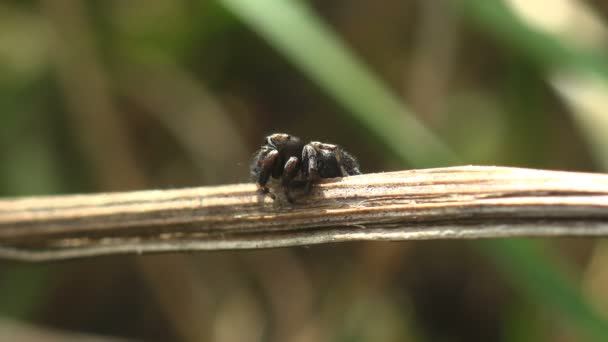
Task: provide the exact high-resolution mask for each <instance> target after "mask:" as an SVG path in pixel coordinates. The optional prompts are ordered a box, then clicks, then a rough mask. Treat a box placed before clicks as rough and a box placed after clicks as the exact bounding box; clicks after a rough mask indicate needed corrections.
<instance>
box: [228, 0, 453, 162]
mask: <svg viewBox="0 0 608 342" xmlns="http://www.w3.org/2000/svg"><path fill="white" fill-rule="evenodd" d="M221 2H222V3H223V4H224V5H225V6H226V7H227V8H228V9H229V10H230V11H231V12H233V13H234V14H235V15H237V16H238V17H239V18H240V19H241V20H242V21H244V22H245V23H247V24H249V25H250V27H251V28H252V29H253V30H255V31H256V32H258V34H260V35H261V36H262V37H263V38H265V39H266V40H267V41H268V42H269V43H270V44H271V45H272V46H273V47H274V48H276V49H277V50H278V51H279V52H281V53H282V54H284V55H285V56H286V57H287V59H288V60H290V61H291V62H292V63H294V64H295V65H296V66H297V67H298V68H299V69H301V70H302V72H303V73H304V74H305V75H307V76H308V77H310V78H311V79H312V80H313V81H314V82H316V84H317V85H318V86H319V87H321V88H322V89H323V90H324V91H325V92H326V93H327V94H329V95H330V96H332V97H333V98H334V99H335V100H336V101H337V102H338V103H340V104H341V105H342V106H344V107H345V108H346V109H347V110H348V111H349V112H350V114H351V115H353V117H355V118H357V119H358V120H360V121H361V122H363V123H364V124H365V125H366V126H367V127H368V128H369V129H370V131H372V132H373V133H374V134H376V135H377V136H379V137H380V138H381V139H382V140H383V141H385V142H386V143H387V145H388V146H389V148H392V150H393V152H394V154H396V155H398V156H399V157H400V158H401V159H402V160H405V161H407V162H408V163H410V164H411V166H413V167H430V166H439V165H449V164H453V163H455V162H456V160H457V158H456V157H455V155H454V154H453V153H452V152H451V151H450V149H448V148H447V147H446V146H445V145H443V144H442V143H441V141H440V140H439V139H437V138H436V137H435V136H434V135H433V133H431V132H430V131H429V130H428V129H427V128H426V127H424V126H423V125H422V124H421V123H420V122H419V121H418V120H417V119H416V118H415V117H414V116H413V115H412V114H411V113H409V111H408V110H407V108H406V107H405V105H404V104H403V103H402V102H401V101H400V100H399V99H398V98H397V97H396V95H394V94H392V93H391V91H390V90H389V89H388V88H387V87H386V86H385V85H383V83H382V82H381V81H380V80H379V79H378V78H377V77H375V76H374V74H373V73H372V72H370V71H369V70H368V68H367V67H366V66H365V65H364V63H362V62H361V61H360V60H359V59H358V58H357V57H356V56H355V55H354V54H352V53H351V52H350V49H349V48H348V47H347V46H346V45H345V44H344V42H343V41H342V40H341V39H340V38H339V37H337V36H336V34H335V33H334V32H333V31H332V30H331V29H330V28H329V27H328V26H327V24H325V23H324V22H322V21H321V20H320V19H319V18H318V16H317V15H316V14H315V13H313V11H312V10H311V9H310V8H308V7H306V6H305V5H304V4H303V3H302V2H300V1H297V0H256V1H251V0H221Z"/></svg>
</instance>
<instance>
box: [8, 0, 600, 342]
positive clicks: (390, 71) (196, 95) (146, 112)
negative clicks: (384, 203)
mask: <svg viewBox="0 0 608 342" xmlns="http://www.w3.org/2000/svg"><path fill="white" fill-rule="evenodd" d="M607 15H608V5H606V3H605V2H603V1H599V0H596V1H574V0H570V1H568V0H559V1H556V0H504V1H499V0H453V1H448V0H436V1H428V0H383V1H371V0H361V1H321V0H315V1H309V2H305V1H299V0H298V1H296V0H256V1H251V0H221V1H202V0H154V1H144V0H131V1H119V0H114V1H111V0H107V1H101V0H98V1H78V0H41V1H16V0H13V1H8V0H5V1H2V2H1V3H0V163H1V165H2V167H1V168H0V195H2V196H5V197H13V196H26V195H43V194H63V193H87V192H98V191H126V190H136V189H151V188H174V187H186V186H201V185H213V184H225V183H234V182H246V181H248V164H249V159H250V156H251V154H252V153H253V152H254V151H255V150H256V149H257V148H258V147H259V145H260V144H261V143H262V139H263V137H264V136H265V135H266V134H268V133H272V132H288V133H291V134H294V135H298V136H301V137H302V138H304V139H307V140H320V141H326V142H332V143H338V144H341V145H343V146H344V147H345V148H346V149H347V150H348V151H350V152H352V153H353V154H354V155H356V156H357V157H358V158H359V160H360V162H361V166H362V170H363V171H364V172H376V171H392V170H401V169H408V168H425V167H437V166H452V165H464V164H484V165H508V166H522V167H536V168H546V169H563V170H581V171H596V172H601V171H606V170H608V156H607V155H606V153H605V151H607V150H608V134H606V133H607V132H608V114H607V113H608V108H606V107H607V106H608V49H607V47H608V28H607V27H606V18H607ZM607 263H608V245H606V244H605V243H604V242H602V241H600V240H594V239H553V240H538V239H536V240H500V241H498V240H496V241H479V242H462V241H426V242H402V243H349V244H339V245H323V246H311V247H301V248H285V249H276V250H263V251H239V252H209V253H196V254H186V255H174V254H166V255H153V256H117V257H103V258H98V259H90V260H81V261H69V262H60V263H43V264H33V265H29V264H19V263H14V262H8V261H0V315H1V316H0V339H1V340H20V341H25V340H32V341H39V340H42V341H49V340H51V338H56V340H58V341H66V340H72V339H73V340H79V341H81V340H84V339H95V340H98V339H99V340H117V339H123V338H125V339H135V340H144V341H298V342H299V341H587V340H598V341H608V323H607V317H608V309H607V308H608V271H607V270H606V267H603V265H606V264H607Z"/></svg>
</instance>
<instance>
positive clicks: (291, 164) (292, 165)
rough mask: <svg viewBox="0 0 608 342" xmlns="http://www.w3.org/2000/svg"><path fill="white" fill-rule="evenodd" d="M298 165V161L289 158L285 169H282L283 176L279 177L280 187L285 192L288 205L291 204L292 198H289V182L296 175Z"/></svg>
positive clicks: (295, 158) (294, 158)
mask: <svg viewBox="0 0 608 342" xmlns="http://www.w3.org/2000/svg"><path fill="white" fill-rule="evenodd" d="M298 163H299V160H298V158H297V157H290V158H289V159H288V160H287V162H286V163H285V167H284V168H283V175H282V176H281V185H282V187H283V190H284V191H285V197H286V198H287V200H288V201H289V202H290V203H293V197H291V193H290V186H291V181H292V180H293V179H294V178H295V177H296V175H297V174H298Z"/></svg>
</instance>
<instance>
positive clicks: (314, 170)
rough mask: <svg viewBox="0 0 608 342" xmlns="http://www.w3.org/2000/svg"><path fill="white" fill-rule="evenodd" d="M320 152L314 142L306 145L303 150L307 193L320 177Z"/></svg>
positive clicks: (303, 171)
mask: <svg viewBox="0 0 608 342" xmlns="http://www.w3.org/2000/svg"><path fill="white" fill-rule="evenodd" d="M317 159H318V152H317V150H316V149H315V147H314V146H313V145H312V144H308V145H306V146H304V149H303V150H302V174H303V178H304V180H305V181H306V193H309V192H310V190H311V187H312V183H313V182H315V181H316V180H318V179H319V178H320V176H319V167H318V163H317Z"/></svg>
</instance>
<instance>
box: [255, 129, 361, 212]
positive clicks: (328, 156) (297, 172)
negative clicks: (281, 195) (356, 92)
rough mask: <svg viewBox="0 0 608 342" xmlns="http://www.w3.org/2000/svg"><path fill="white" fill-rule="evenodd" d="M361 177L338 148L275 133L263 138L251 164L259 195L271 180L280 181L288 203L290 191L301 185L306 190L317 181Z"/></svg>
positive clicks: (264, 191) (347, 156) (357, 165)
mask: <svg viewBox="0 0 608 342" xmlns="http://www.w3.org/2000/svg"><path fill="white" fill-rule="evenodd" d="M358 174H361V171H359V164H358V163H357V160H356V159H355V158H354V157H353V156H351V155H350V154H348V153H347V152H346V151H344V150H343V149H342V148H341V147H340V146H338V145H332V144H326V143H322V142H318V141H312V142H309V143H308V144H304V143H303V142H302V141H301V140H300V139H299V138H298V137H294V136H292V135H289V134H284V133H275V134H271V135H269V136H267V137H266V139H265V140H264V144H263V145H262V147H261V148H260V150H258V151H257V152H256V154H255V156H254V158H253V161H252V163H251V177H252V178H253V180H254V181H255V182H256V184H257V185H258V188H259V189H260V191H261V192H262V193H268V188H267V187H266V184H267V183H268V180H269V179H270V177H271V176H272V178H276V179H280V180H281V186H282V187H283V190H284V191H285V195H286V196H287V199H288V200H289V201H292V200H293V199H292V198H291V196H290V192H289V190H290V188H292V187H293V186H295V185H298V184H305V185H306V188H307V190H310V186H311V185H312V183H314V182H315V181H317V180H318V179H320V178H333V177H346V176H352V175H358Z"/></svg>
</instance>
